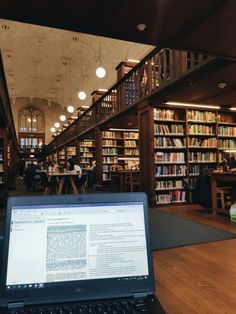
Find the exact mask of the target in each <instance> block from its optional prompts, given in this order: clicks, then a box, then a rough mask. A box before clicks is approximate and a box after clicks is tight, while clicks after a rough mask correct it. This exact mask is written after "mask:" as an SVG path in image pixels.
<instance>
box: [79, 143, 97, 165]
mask: <svg viewBox="0 0 236 314" xmlns="http://www.w3.org/2000/svg"><path fill="white" fill-rule="evenodd" d="M95 152H96V145H95V140H93V139H84V140H82V141H80V142H79V160H80V166H81V168H82V169H85V170H86V169H88V168H89V167H90V165H91V161H92V160H93V159H95Z"/></svg>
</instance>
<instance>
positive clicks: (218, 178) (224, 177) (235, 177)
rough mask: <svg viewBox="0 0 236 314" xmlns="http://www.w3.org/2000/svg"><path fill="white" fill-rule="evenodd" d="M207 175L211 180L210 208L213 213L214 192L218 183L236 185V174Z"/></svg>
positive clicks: (215, 201)
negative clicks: (233, 183)
mask: <svg viewBox="0 0 236 314" xmlns="http://www.w3.org/2000/svg"><path fill="white" fill-rule="evenodd" d="M209 175H210V179H211V208H212V210H213V212H215V209H216V208H217V199H216V191H217V187H219V183H222V182H229V183H232V182H235V183H236V172H211V173H210V174H209Z"/></svg>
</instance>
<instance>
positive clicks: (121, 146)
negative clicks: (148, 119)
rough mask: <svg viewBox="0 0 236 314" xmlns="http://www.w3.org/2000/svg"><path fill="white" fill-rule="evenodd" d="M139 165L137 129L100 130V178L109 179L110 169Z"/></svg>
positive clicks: (129, 167)
mask: <svg viewBox="0 0 236 314" xmlns="http://www.w3.org/2000/svg"><path fill="white" fill-rule="evenodd" d="M138 165H139V135H138V131H137V130H133V129H130V130H129V129H117V130H107V131H102V172H103V174H102V178H103V181H105V182H107V181H111V171H112V170H115V169H116V168H117V166H119V168H120V169H131V168H134V167H136V166H138Z"/></svg>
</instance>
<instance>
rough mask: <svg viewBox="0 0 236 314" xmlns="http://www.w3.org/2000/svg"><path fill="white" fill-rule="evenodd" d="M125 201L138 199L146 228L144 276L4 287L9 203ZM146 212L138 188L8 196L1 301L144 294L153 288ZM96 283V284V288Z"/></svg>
mask: <svg viewBox="0 0 236 314" xmlns="http://www.w3.org/2000/svg"><path fill="white" fill-rule="evenodd" d="M116 202H117V203H120V202H122V203H126V202H127V203H129V202H142V203H143V211H144V223H145V230H146V244H147V255H148V268H149V276H148V278H147V279H144V280H140V281H137V280H135V279H134V280H132V279H131V280H128V281H122V280H121V281H117V280H115V279H94V280H93V285H91V280H84V281H79V285H78V282H77V283H76V282H67V283H66V284H63V285H58V286H57V287H56V288H55V287H54V288H53V287H45V288H43V289H32V290H12V291H11V290H7V286H6V274H7V259H8V243H9V234H10V223H11V212H12V207H16V206H27V205H29V204H30V205H39V204H40V205H52V204H53V205H54V204H55V205H56V204H58V205H62V204H65V205H66V204H88V203H89V204H93V203H94V204H96V203H116ZM148 216H149V212H148V202H147V195H146V194H145V193H142V192H133V193H97V194H83V195H50V196H19V197H10V198H9V199H8V206H7V212H6V223H5V236H4V248H3V264H2V276H1V296H2V303H3V304H5V305H6V303H8V302H17V301H19V300H21V301H23V302H24V303H25V304H34V303H48V302H50V303H51V302H58V301H73V300H88V299H91V298H92V299H100V298H109V297H121V296H129V295H131V294H133V293H141V292H144V291H146V292H147V294H152V293H153V292H154V273H153V263H152V252H151V241H150V230H149V217H148ZM98 287H99V288H98Z"/></svg>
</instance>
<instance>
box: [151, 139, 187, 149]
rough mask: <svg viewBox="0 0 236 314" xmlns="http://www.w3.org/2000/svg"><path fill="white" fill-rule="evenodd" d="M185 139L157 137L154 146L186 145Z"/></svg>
mask: <svg viewBox="0 0 236 314" xmlns="http://www.w3.org/2000/svg"><path fill="white" fill-rule="evenodd" d="M185 146H186V145H185V139H183V140H181V139H180V138H170V137H157V138H156V137H155V138H154V147H155V148H160V147H164V148H165V147H185Z"/></svg>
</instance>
